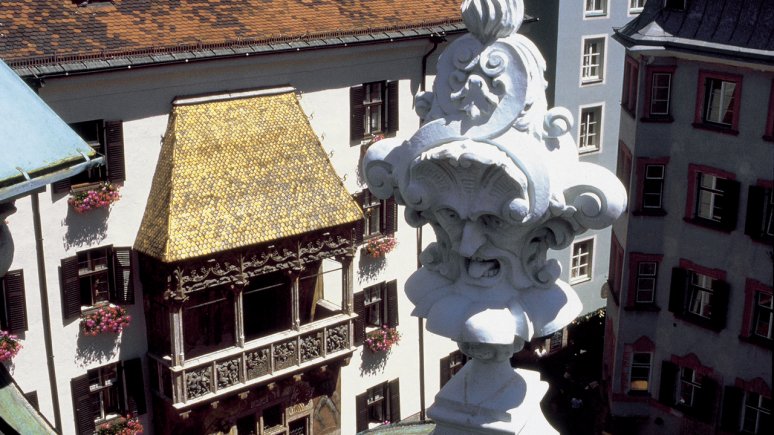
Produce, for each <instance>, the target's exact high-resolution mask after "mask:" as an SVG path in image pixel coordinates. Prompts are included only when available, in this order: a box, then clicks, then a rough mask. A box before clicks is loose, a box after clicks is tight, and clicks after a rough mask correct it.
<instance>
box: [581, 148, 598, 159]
mask: <svg viewBox="0 0 774 435" xmlns="http://www.w3.org/2000/svg"><path fill="white" fill-rule="evenodd" d="M598 152H599V147H597V148H591V147H589V148H578V156H579V157H582V156H586V155H589V154H594V153H598Z"/></svg>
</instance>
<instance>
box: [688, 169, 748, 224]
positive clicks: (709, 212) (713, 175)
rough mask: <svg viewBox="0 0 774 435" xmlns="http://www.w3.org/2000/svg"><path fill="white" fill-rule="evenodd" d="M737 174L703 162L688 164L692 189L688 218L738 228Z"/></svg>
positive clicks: (695, 221)
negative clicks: (707, 165) (705, 164)
mask: <svg viewBox="0 0 774 435" xmlns="http://www.w3.org/2000/svg"><path fill="white" fill-rule="evenodd" d="M732 177H734V174H731V173H728V172H725V171H722V170H719V169H714V168H709V167H703V166H699V165H693V164H691V165H688V182H689V183H690V184H689V186H688V187H689V191H688V195H687V196H686V198H687V201H688V202H687V203H686V219H687V220H688V221H689V222H693V223H695V224H698V225H702V226H706V227H710V228H715V229H718V230H722V231H732V230H734V229H735V228H736V221H737V215H738V207H739V182H737V181H735V180H733V178H732Z"/></svg>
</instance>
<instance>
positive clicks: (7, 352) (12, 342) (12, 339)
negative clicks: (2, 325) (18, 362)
mask: <svg viewBox="0 0 774 435" xmlns="http://www.w3.org/2000/svg"><path fill="white" fill-rule="evenodd" d="M21 348H22V344H21V341H20V340H19V338H18V337H16V336H15V335H13V334H9V333H8V332H6V331H0V362H3V361H10V360H11V359H13V357H15V356H16V354H17V353H19V351H20V350H21Z"/></svg>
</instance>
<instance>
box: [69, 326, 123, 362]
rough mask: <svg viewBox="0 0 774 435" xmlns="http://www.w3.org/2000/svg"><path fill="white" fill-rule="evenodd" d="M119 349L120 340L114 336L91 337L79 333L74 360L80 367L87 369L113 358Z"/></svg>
mask: <svg viewBox="0 0 774 435" xmlns="http://www.w3.org/2000/svg"><path fill="white" fill-rule="evenodd" d="M120 347H121V338H120V337H119V336H118V335H116V334H112V333H102V334H99V335H97V336H93V337H92V336H86V335H83V334H82V333H79V334H78V347H77V351H76V355H75V360H76V362H78V364H79V365H80V366H81V367H87V366H89V365H90V364H92V363H95V362H98V361H107V360H109V359H111V358H113V357H114V356H115V355H116V352H118V349H119V348H120Z"/></svg>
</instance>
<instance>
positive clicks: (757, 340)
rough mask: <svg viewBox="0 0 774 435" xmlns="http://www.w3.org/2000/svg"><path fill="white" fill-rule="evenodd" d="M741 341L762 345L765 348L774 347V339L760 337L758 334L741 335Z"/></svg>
mask: <svg viewBox="0 0 774 435" xmlns="http://www.w3.org/2000/svg"><path fill="white" fill-rule="evenodd" d="M739 341H741V342H744V343H750V344H753V345H755V346H760V347H762V348H764V349H769V350H771V349H774V340H770V339H767V338H763V337H758V336H757V335H749V336H747V335H739Z"/></svg>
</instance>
